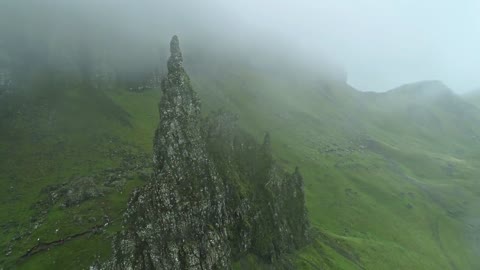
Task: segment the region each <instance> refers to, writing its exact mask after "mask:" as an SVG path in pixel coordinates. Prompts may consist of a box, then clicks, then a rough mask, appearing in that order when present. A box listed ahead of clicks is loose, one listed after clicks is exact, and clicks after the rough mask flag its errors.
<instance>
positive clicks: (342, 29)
mask: <svg viewBox="0 0 480 270" xmlns="http://www.w3.org/2000/svg"><path fill="white" fill-rule="evenodd" d="M0 5H1V6H0V49H1V48H2V47H4V48H7V49H6V51H9V50H10V51H16V52H17V54H19V55H20V54H22V55H26V54H29V55H30V56H29V58H28V59H29V61H36V59H37V58H38V57H40V58H42V57H46V58H48V61H49V62H55V65H56V66H59V65H60V66H62V68H58V69H65V67H66V66H68V64H67V63H66V62H68V61H77V60H75V59H69V57H63V58H62V57H58V56H59V55H62V54H63V55H64V56H65V55H68V54H71V51H69V49H71V47H72V44H74V43H76V44H83V45H82V46H84V47H88V48H91V47H96V48H97V51H104V52H105V54H109V55H110V56H109V57H110V58H116V59H115V61H117V62H118V65H121V64H124V65H139V66H140V65H142V64H143V63H144V62H143V58H144V59H146V60H151V59H152V58H154V57H157V56H158V55H159V54H161V53H162V52H163V51H164V50H165V46H166V45H167V42H168V38H169V37H170V36H171V35H173V34H178V35H179V36H180V38H181V39H182V40H185V41H186V43H187V44H190V45H191V44H197V46H200V47H212V48H215V47H219V48H221V47H230V52H232V51H235V50H238V51H239V52H242V53H245V52H250V53H252V52H254V53H258V54H262V53H270V54H278V55H279V56H280V57H281V56H285V57H288V58H290V59H296V60H297V61H298V62H299V63H300V62H301V63H302V64H305V65H308V66H309V67H311V68H312V69H315V68H316V65H318V67H320V66H322V65H325V64H326V63H336V64H337V65H339V66H341V67H343V69H344V70H345V71H346V72H347V73H348V82H349V83H350V84H351V85H353V86H354V87H356V88H357V89H360V90H364V91H386V90H388V89H391V88H394V87H396V86H398V85H401V84H404V83H409V82H413V81H418V80H434V79H435V80H441V81H443V82H445V83H446V84H447V85H448V86H450V87H451V88H452V89H454V90H455V91H457V92H464V91H468V90H471V89H474V88H478V87H480V79H479V77H478V76H477V74H476V72H477V71H478V70H480V53H479V52H478V51H477V50H478V48H480V17H479V16H478V14H477V12H478V10H480V2H478V1H475V0H463V1H453V0H448V1H447V0H444V1H433V0H424V1H414V0H403V1H399V0H397V1H395V0H377V1H374V0H321V1H315V0H295V1H294V0H289V1H287V0H276V1H274V0H261V1H260V0H242V1H221V0H208V1H194V0H191V1H184V0H177V1H153V0H140V1H126V0H118V1H113V0H105V1H93V0H88V1H84V0H82V1H80V0H77V1H74V0H70V1H65V0H63V1H62V0H57V1H53V0H46V1H40V0H38V1H35V0H30V1H14V0H2V3H1V4H0ZM59 44H60V45H59ZM161 46H164V47H161ZM42 48H43V49H42ZM65 48H67V49H65ZM98 48H101V49H98ZM32 51H33V52H35V51H36V52H37V54H35V53H32ZM114 51H116V52H118V54H115V53H111V52H114ZM140 51H141V52H144V54H137V53H135V52H140ZM120 54H121V55H122V57H114V56H118V55H120ZM32 55H36V56H35V57H32ZM38 55H40V56H38ZM78 55H80V56H78V59H80V60H84V59H85V57H83V56H81V53H79V54H78ZM2 57H3V59H6V58H9V60H3V61H4V62H8V61H13V60H11V58H15V55H13V56H12V53H10V55H9V56H2V53H1V52H0V60H2ZM60 58H61V59H60ZM70 58H71V57H70ZM133 58H135V59H136V60H135V61H132V59H133ZM65 59H69V60H65ZM125 59H128V60H125ZM37 60H38V59H37ZM45 61H47V60H45ZM110 61H114V60H110ZM122 61H124V62H122ZM29 65H34V64H32V63H29Z"/></svg>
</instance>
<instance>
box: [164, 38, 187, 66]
mask: <svg viewBox="0 0 480 270" xmlns="http://www.w3.org/2000/svg"><path fill="white" fill-rule="evenodd" d="M167 68H168V74H169V75H170V74H175V73H178V72H183V56H182V51H181V50H180V41H179V40H178V37H177V36H176V35H175V36H173V37H172V40H171V41H170V58H169V59H168V63H167Z"/></svg>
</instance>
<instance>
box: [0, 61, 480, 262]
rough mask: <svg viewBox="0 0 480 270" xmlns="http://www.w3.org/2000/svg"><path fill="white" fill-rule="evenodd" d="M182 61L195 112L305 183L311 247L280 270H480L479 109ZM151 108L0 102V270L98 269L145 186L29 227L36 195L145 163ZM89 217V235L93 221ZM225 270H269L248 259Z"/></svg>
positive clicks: (59, 211) (150, 100)
mask: <svg viewBox="0 0 480 270" xmlns="http://www.w3.org/2000/svg"><path fill="white" fill-rule="evenodd" d="M187 56H188V55H187ZM188 59H189V58H188V57H186V64H187V71H188V72H189V74H190V75H191V78H192V82H193V83H194V87H195V89H196V90H197V91H198V92H199V94H200V96H201V99H202V102H203V106H204V108H205V110H204V111H209V110H216V109H219V108H223V109H227V110H230V111H232V112H234V113H235V114H237V115H238V117H239V123H240V124H241V126H242V127H243V128H244V129H245V130H247V131H248V132H249V133H251V134H252V135H253V136H255V137H256V138H257V139H258V140H259V141H260V139H261V138H263V134H264V132H265V131H269V132H270V134H271V136H272V145H273V150H274V153H275V155H276V157H277V159H278V160H280V161H281V162H282V163H283V165H285V166H287V167H290V169H293V168H294V167H295V166H297V165H298V166H299V167H300V169H301V172H302V174H303V176H304V178H305V182H306V183H305V184H306V195H307V208H308V210H309V216H310V220H311V224H312V227H313V232H312V233H313V235H314V239H313V241H312V243H311V244H310V245H309V246H307V247H305V248H304V249H302V250H300V251H298V252H297V253H296V254H292V255H291V256H290V257H289V258H287V260H289V263H290V264H292V265H293V266H296V268H298V269H478V267H480V264H479V262H478V260H477V255H478V254H479V253H478V252H480V244H479V243H477V242H476V241H475V238H474V235H475V233H476V232H477V231H478V230H479V229H480V220H478V218H476V217H478V214H479V213H478V211H479V210H478V209H480V208H479V207H478V206H479V205H480V204H479V203H480V200H479V195H480V193H479V192H478V190H479V189H478V188H479V185H478V183H477V179H478V177H479V176H480V169H478V168H480V166H478V164H477V163H478V160H479V153H480V152H479V150H480V149H479V147H478V138H479V137H478V135H479V134H480V133H479V132H480V130H479V129H480V125H478V123H479V121H480V110H479V109H477V108H476V107H475V106H472V105H470V104H468V103H466V102H464V101H463V100H462V99H461V98H460V97H458V96H456V95H455V94H453V93H451V91H450V90H448V89H447V88H446V87H444V86H443V85H442V84H440V83H438V82H422V83H418V84H412V85H406V86H402V87H400V88H398V89H394V90H391V91H389V92H386V93H382V94H378V93H363V92H359V91H357V90H355V89H353V88H351V87H350V86H348V85H347V84H345V83H343V82H340V81H335V80H326V79H312V77H311V76H300V75H299V76H292V75H291V74H289V73H288V72H282V71H276V72H266V71H265V70H261V69H258V67H256V66H252V65H250V64H248V63H235V64H232V63H231V62H228V61H225V62H224V63H222V62H220V61H218V62H217V63H214V64H212V65H211V66H207V65H208V63H207V62H205V61H200V60H198V59H197V61H196V62H195V61H192V62H189V60H188ZM192 59H194V60H195V58H193V57H192ZM159 96H160V91H159V90H158V89H155V90H148V91H145V92H142V93H133V92H128V91H126V90H125V89H113V90H109V91H104V92H91V91H85V89H83V88H77V89H75V88H67V87H65V88H59V89H57V90H51V91H40V92H39V93H38V94H37V95H30V94H29V95H25V96H23V97H19V98H15V99H13V98H12V99H9V100H8V101H5V100H4V101H3V102H4V104H5V106H2V108H3V109H2V119H7V120H2V122H1V129H2V133H1V134H0V160H1V163H0V185H1V186H0V187H1V188H0V190H1V191H0V192H1V194H0V195H1V196H0V198H1V200H2V201H1V204H0V226H1V227H2V231H3V232H4V233H2V234H1V235H0V248H1V250H2V251H3V252H2V253H1V254H0V265H3V266H4V268H5V269H9V268H18V269H85V268H87V267H88V266H89V265H90V264H91V263H92V262H93V261H94V260H100V261H101V260H102V259H104V258H105V257H106V256H108V254H109V252H110V241H111V236H112V235H113V233H114V232H115V231H118V230H119V229H120V226H119V218H120V215H121V211H122V210H123V209H124V208H125V206H126V200H127V199H128V194H129V192H130V191H131V190H132V189H133V188H134V187H135V186H138V185H141V184H142V183H143V180H141V179H139V178H138V177H137V176H133V177H132V179H130V180H129V181H127V184H126V185H125V186H122V188H120V189H119V190H115V191H112V192H106V193H105V194H104V196H100V197H96V198H93V199H90V200H86V201H85V202H83V203H81V204H79V205H77V206H75V207H70V208H64V207H62V206H61V205H60V204H59V203H58V202H57V203H55V204H54V205H53V206H52V207H51V208H49V209H48V210H47V211H45V212H41V210H40V213H39V210H38V208H36V207H35V205H36V204H37V203H38V202H39V201H44V200H45V198H47V195H46V193H45V192H42V189H43V190H45V188H48V187H49V186H51V185H53V184H60V183H64V182H66V181H67V182H68V181H71V179H75V177H78V176H85V175H91V174H94V173H98V174H99V175H103V174H102V173H101V172H102V171H103V170H105V169H109V168H116V167H119V166H122V164H123V163H122V160H123V158H124V157H125V153H130V154H132V155H137V154H145V155H149V154H150V152H151V147H152V146H151V144H152V138H153V134H154V129H155V127H156V124H157V120H158V113H157V102H158V100H159ZM7 104H8V106H7ZM5 108H7V109H5ZM19 108H21V109H19ZM120 150H121V151H120ZM122 153H123V154H122ZM99 206H101V207H99ZM40 209H41V208H40ZM92 216H93V217H96V218H95V221H89V217H92ZM105 216H108V217H109V221H108V222H107V223H109V224H108V225H105V226H104V223H105V222H106V221H105V220H104V217H105ZM98 224H100V225H102V226H104V227H103V228H104V229H103V230H101V231H99V232H96V233H88V234H85V235H83V236H80V237H76V238H74V239H71V240H69V241H66V242H64V243H63V244H61V245H56V246H49V247H48V248H45V249H44V250H42V251H41V252H39V253H37V254H34V255H32V256H28V257H26V258H24V259H22V258H21V257H22V255H24V254H26V253H27V251H28V250H29V249H30V248H31V247H34V246H35V245H37V244H38V243H39V242H42V243H46V242H51V241H55V240H57V239H64V238H65V237H68V236H71V235H74V234H78V233H81V232H84V231H86V230H88V229H89V228H91V227H92V226H96V225H98ZM57 229H58V231H57ZM39 239H40V240H39ZM234 267H235V268H236V269H255V268H257V269H263V268H264V267H265V265H263V264H262V262H260V261H259V260H258V258H254V257H249V258H245V259H243V260H241V261H239V262H237V263H236V264H235V265H234Z"/></svg>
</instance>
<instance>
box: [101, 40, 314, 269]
mask: <svg viewBox="0 0 480 270" xmlns="http://www.w3.org/2000/svg"><path fill="white" fill-rule="evenodd" d="M170 52H171V56H170V58H169V60H168V63H167V68H168V75H167V76H166V78H165V79H164V80H163V81H162V91H163V96H162V99H161V101H160V104H159V114H160V122H159V126H158V128H157V131H156V134H155V139H154V169H153V171H154V172H153V176H152V177H153V179H152V181H151V183H149V184H147V185H146V186H144V187H142V188H140V189H138V190H136V191H135V192H134V194H133V196H132V198H131V200H130V202H129V205H128V209H127V211H126V213H125V217H124V230H123V231H122V232H121V233H119V235H118V236H117V237H116V239H115V240H114V244H113V250H114V254H113V257H112V259H111V260H110V261H109V262H107V263H106V264H105V265H104V268H106V269H229V268H230V265H231V263H232V261H235V260H237V259H239V258H241V257H242V256H244V255H246V254H248V253H251V254H255V255H257V256H258V257H260V258H262V259H264V260H265V261H266V262H270V263H274V262H275V261H276V260H277V259H278V258H279V257H280V256H282V254H284V253H285V252H288V251H291V250H293V249H295V248H297V247H300V246H302V245H304V244H305V243H306V241H307V238H308V236H307V230H308V222H307V215H306V210H305V206H304V193H303V180H302V177H301V175H300V173H299V171H298V169H297V170H296V171H295V172H294V173H293V174H289V173H285V172H284V171H283V170H282V169H281V168H280V167H279V166H278V165H277V164H276V163H275V161H274V160H273V158H272V154H271V149H270V137H269V135H267V136H266V138H265V142H264V144H263V145H258V144H257V143H256V142H255V141H254V140H253V139H252V138H251V137H250V136H248V135H247V134H245V133H243V132H242V131H241V130H240V129H238V127H237V126H236V124H235V117H233V116H232V115H230V114H228V113H223V112H218V113H216V114H214V115H211V116H210V117H208V118H207V119H202V118H201V115H200V100H199V98H198V97H197V95H196V93H195V92H194V90H193V88H192V86H191V84H190V79H189V77H188V75H187V74H186V72H185V70H184V68H183V65H182V62H183V58H182V53H181V51H180V47H179V41H178V38H177V37H176V36H174V37H173V39H172V41H171V44H170Z"/></svg>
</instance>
